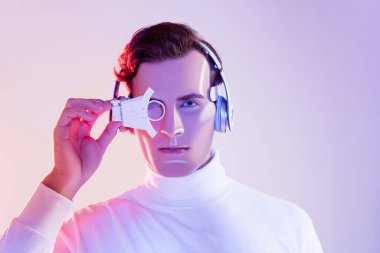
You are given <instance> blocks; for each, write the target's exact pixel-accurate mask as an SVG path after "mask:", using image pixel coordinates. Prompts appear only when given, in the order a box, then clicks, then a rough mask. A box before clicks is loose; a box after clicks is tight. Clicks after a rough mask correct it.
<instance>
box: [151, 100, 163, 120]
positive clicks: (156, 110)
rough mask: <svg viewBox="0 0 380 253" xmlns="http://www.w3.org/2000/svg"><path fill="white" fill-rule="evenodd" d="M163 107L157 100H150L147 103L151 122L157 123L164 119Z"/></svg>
mask: <svg viewBox="0 0 380 253" xmlns="http://www.w3.org/2000/svg"><path fill="white" fill-rule="evenodd" d="M164 114H165V106H164V104H163V103H162V102H160V101H158V100H151V101H149V103H148V117H149V119H150V120H152V121H158V120H160V119H162V117H164Z"/></svg>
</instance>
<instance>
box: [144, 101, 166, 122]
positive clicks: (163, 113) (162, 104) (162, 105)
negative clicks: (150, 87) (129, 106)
mask: <svg viewBox="0 0 380 253" xmlns="http://www.w3.org/2000/svg"><path fill="white" fill-rule="evenodd" d="M153 102H154V103H158V104H160V105H161V107H162V108H163V112H162V115H161V116H160V117H159V118H157V119H151V118H150V117H149V104H150V103H153ZM147 109H148V117H149V120H151V121H159V120H161V119H162V118H163V117H164V115H165V105H164V103H162V102H161V101H160V100H156V99H152V100H150V101H149V103H148V107H147Z"/></svg>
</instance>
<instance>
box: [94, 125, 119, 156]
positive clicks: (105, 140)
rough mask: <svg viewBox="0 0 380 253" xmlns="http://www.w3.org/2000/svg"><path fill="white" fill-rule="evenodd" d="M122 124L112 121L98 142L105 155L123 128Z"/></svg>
mask: <svg viewBox="0 0 380 253" xmlns="http://www.w3.org/2000/svg"><path fill="white" fill-rule="evenodd" d="M121 124H122V122H118V121H112V122H110V123H108V125H107V126H106V128H105V129H104V131H103V133H102V134H101V135H100V136H99V138H98V139H97V140H96V141H97V142H98V144H99V146H100V147H101V149H102V151H103V153H104V152H105V150H106V149H107V147H108V145H109V144H110V143H111V141H112V140H113V138H114V137H115V136H116V133H117V130H118V129H119V127H120V126H121Z"/></svg>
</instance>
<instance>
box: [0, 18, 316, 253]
mask: <svg viewBox="0 0 380 253" xmlns="http://www.w3.org/2000/svg"><path fill="white" fill-rule="evenodd" d="M204 45H205V46H204ZM205 47H207V48H205ZM209 54H215V56H214V58H213V57H211V56H210V55H209ZM215 57H216V58H217V59H215ZM218 61H219V62H220V59H219V57H218V56H217V54H216V52H215V50H214V49H213V48H212V47H211V45H209V44H208V43H207V42H206V41H204V40H202V39H201V38H200V37H199V36H198V35H197V33H196V32H195V31H194V30H192V29H191V28H190V27H188V26H186V25H182V24H175V23H161V24H157V25H154V26H151V27H147V28H144V29H142V30H139V31H138V32H137V33H135V34H134V36H133V38H132V39H131V41H130V43H129V44H128V45H127V46H126V48H125V50H124V52H123V54H122V55H121V56H120V59H119V63H120V67H121V70H120V71H117V72H116V75H117V78H118V80H119V81H122V82H126V84H127V88H128V89H129V90H130V91H131V97H138V96H142V95H143V94H144V92H145V91H146V90H147V89H148V88H152V89H153V90H154V91H155V92H154V94H153V97H152V99H153V100H157V101H160V102H161V103H162V104H163V105H164V107H165V114H164V116H163V118H162V119H161V120H158V121H152V122H151V123H152V125H153V128H154V129H155V130H156V131H157V134H156V135H155V136H154V137H151V136H150V135H148V133H147V132H146V131H144V130H141V129H128V131H129V132H131V133H132V134H135V135H136V136H137V138H138V141H139V144H140V147H141V149H142V152H143V154H144V156H145V159H146V161H147V167H148V169H147V174H146V180H145V182H144V183H143V184H141V185H139V186H137V187H136V188H134V189H131V190H129V191H127V192H126V193H124V194H122V195H121V196H118V197H116V198H114V199H111V200H109V201H106V202H102V203H98V204H95V205H90V206H88V207H86V208H83V209H81V210H79V211H77V212H76V213H75V214H74V215H73V216H72V217H70V218H69V219H68V220H67V221H66V222H65V223H64V224H63V226H62V227H61V225H62V223H63V220H64V219H65V218H66V215H67V212H68V210H69V208H70V206H71V204H72V199H73V198H74V196H75V194H76V193H77V192H78V190H79V189H80V188H81V186H83V184H85V183H86V182H87V180H88V179H89V178H90V177H91V175H92V174H93V173H94V172H95V171H96V169H97V168H98V166H99V164H100V162H101V159H102V156H103V154H104V152H105V151H106V149H107V146H108V144H109V143H110V142H111V140H112V139H113V138H114V136H115V135H116V132H117V129H118V128H119V127H121V123H120V122H110V123H109V124H108V125H107V127H106V129H105V130H104V132H103V133H102V134H101V136H100V137H99V139H97V140H95V139H93V138H92V137H90V130H91V128H92V126H93V124H94V123H95V121H96V119H97V117H98V116H99V115H100V114H102V113H103V112H105V111H108V110H110V109H111V103H110V101H102V100H97V99H69V100H68V101H67V104H66V107H65V109H64V110H63V112H62V115H61V117H60V119H59V121H58V123H57V126H56V128H55V131H54V156H55V165H54V168H53V170H52V172H51V173H50V174H49V175H48V176H47V177H46V178H45V179H44V180H43V181H42V184H40V186H39V187H38V189H37V191H36V193H35V194H34V196H33V197H32V199H31V201H30V202H29V203H28V205H27V206H26V208H25V209H24V211H23V212H22V213H21V215H20V216H19V217H17V218H15V219H14V220H13V221H12V223H11V225H10V227H9V229H8V230H7V232H6V233H5V235H4V236H3V238H2V242H1V244H0V250H1V252H51V251H53V249H54V252H155V253H156V252H271V253H275V252H322V249H321V246H320V243H319V240H318V237H317V235H316V233H315V230H314V228H313V225H312V222H311V220H310V218H309V217H308V215H307V214H306V213H305V212H304V211H303V210H302V209H301V208H299V207H297V206H295V205H294V204H291V203H288V202H285V201H282V200H279V199H275V198H273V197H270V196H267V195H265V194H262V193H259V192H257V191H255V190H253V189H251V188H249V187H247V186H244V185H242V184H240V183H238V182H236V181H234V180H232V179H231V178H229V177H227V176H226V175H225V172H224V168H223V167H222V166H221V165H220V163H219V155H218V152H217V151H215V150H213V149H212V139H213V133H214V131H215V129H217V130H218V131H224V129H221V124H222V125H223V127H222V128H228V127H229V126H230V125H231V124H232V122H231V120H232V119H231V115H229V113H231V112H230V111H229V106H230V105H229V104H228V101H227V100H220V101H222V102H220V101H217V102H216V103H215V102H214V100H215V99H213V98H212V94H213V92H211V91H213V88H212V87H218V85H221V84H220V83H221V82H223V81H224V80H223V76H222V75H221V70H220V69H219V68H218V67H217V65H218ZM225 88H227V87H225ZM222 114H225V115H224V116H223V115H222ZM217 117H221V118H222V120H221V119H220V118H217ZM216 118H217V119H216ZM220 121H222V123H221V122H220ZM57 235H58V236H57Z"/></svg>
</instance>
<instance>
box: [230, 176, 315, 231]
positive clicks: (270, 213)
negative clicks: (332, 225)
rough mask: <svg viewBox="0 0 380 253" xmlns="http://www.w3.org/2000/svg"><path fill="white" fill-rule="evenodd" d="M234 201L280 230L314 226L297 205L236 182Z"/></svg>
mask: <svg viewBox="0 0 380 253" xmlns="http://www.w3.org/2000/svg"><path fill="white" fill-rule="evenodd" d="M230 197H231V198H232V199H234V200H235V201H236V203H237V204H238V205H239V204H240V205H241V206H242V208H247V209H248V210H250V212H251V213H253V214H255V215H256V216H257V217H259V218H260V219H261V220H264V221H267V224H266V225H268V224H272V225H273V226H276V227H278V228H281V227H284V228H286V229H290V228H292V229H295V230H298V229H301V230H302V229H305V228H306V227H309V226H310V225H311V226H312V221H311V218H310V216H309V215H308V214H307V212H306V211H305V210H304V209H303V208H301V207H300V206H298V205H297V204H295V203H292V202H289V201H287V200H284V199H281V198H277V197H274V196H271V195H269V194H266V193H263V192H260V191H258V190H256V189H254V188H251V187H249V186H247V185H244V184H242V183H240V182H237V181H234V187H233V189H232V191H231V196H230Z"/></svg>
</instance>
